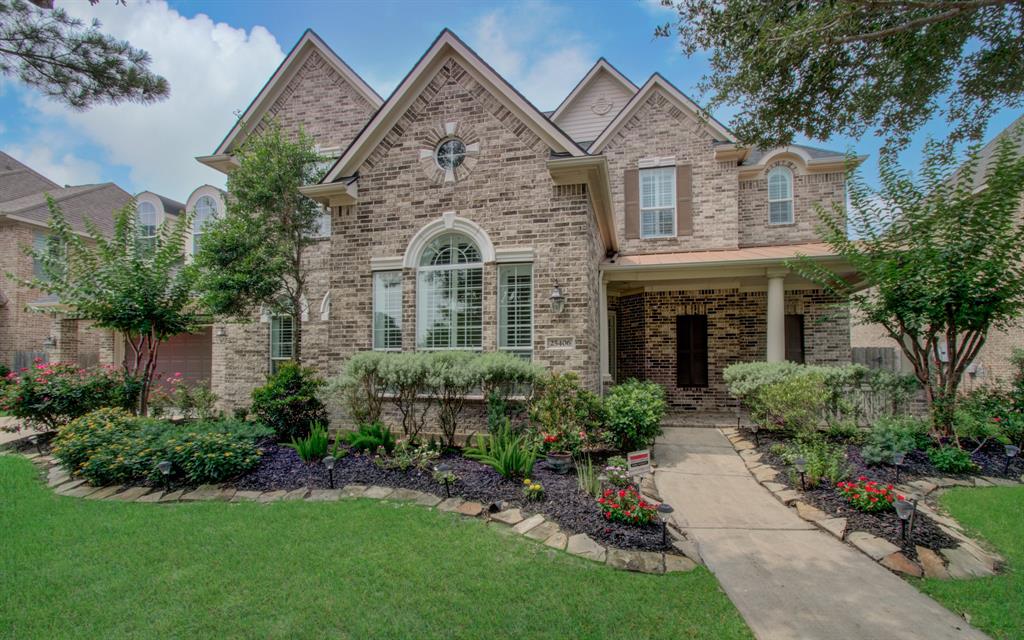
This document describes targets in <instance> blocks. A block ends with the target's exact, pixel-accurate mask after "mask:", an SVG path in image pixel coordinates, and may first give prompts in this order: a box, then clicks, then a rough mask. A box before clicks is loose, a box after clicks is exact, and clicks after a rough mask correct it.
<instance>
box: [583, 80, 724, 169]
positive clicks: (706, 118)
mask: <svg viewBox="0 0 1024 640" xmlns="http://www.w3.org/2000/svg"><path fill="white" fill-rule="evenodd" d="M658 90H660V91H662V92H663V93H664V94H665V95H666V96H668V97H669V98H671V99H672V100H673V101H675V102H676V103H677V104H678V106H679V107H680V108H681V109H683V110H685V111H689V112H690V113H692V114H693V115H694V116H695V117H696V118H698V119H700V120H701V121H702V122H703V123H704V125H705V126H707V127H708V128H709V129H710V130H711V131H712V133H713V134H714V137H715V139H716V140H724V141H727V142H736V136H734V135H733V134H732V132H731V131H729V130H728V129H727V128H726V127H725V125H723V124H722V123H721V122H719V121H718V120H715V118H714V117H712V116H711V114H709V113H707V112H706V111H704V110H703V109H701V108H700V106H698V105H697V103H696V102H694V101H693V100H691V99H690V97H689V96H687V95H686V94H685V93H683V92H682V91H680V90H679V89H678V88H676V86H675V85H674V84H672V83H671V82H669V81H668V80H666V79H665V77H664V76H662V75H661V74H660V73H655V74H653V75H652V76H651V77H650V79H648V80H647V82H645V83H644V86H642V87H641V88H640V90H639V91H637V92H636V94H635V95H634V96H633V98H632V99H631V100H630V101H629V102H628V103H626V106H624V107H622V110H621V111H619V114H618V115H617V116H615V119H614V120H612V121H611V122H610V123H609V124H608V126H607V127H605V130H604V131H602V132H601V135H599V136H598V137H597V139H596V140H594V142H593V143H591V145H590V147H589V148H588V149H587V151H588V152H589V153H600V152H601V150H602V149H603V148H604V145H605V144H607V142H608V141H609V140H611V137H612V136H613V135H614V134H615V132H616V131H618V129H619V127H621V126H622V125H623V124H624V123H626V122H628V121H629V119H630V118H631V117H632V115H633V113H634V112H635V111H636V110H637V109H638V108H639V107H640V105H642V104H643V103H644V101H645V100H647V97H648V96H649V95H650V94H651V93H652V92H654V91H658Z"/></svg>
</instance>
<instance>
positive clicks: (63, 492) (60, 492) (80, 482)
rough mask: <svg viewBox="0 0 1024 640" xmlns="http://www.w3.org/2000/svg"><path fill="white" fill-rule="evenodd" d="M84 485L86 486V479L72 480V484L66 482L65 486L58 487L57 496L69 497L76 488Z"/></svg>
mask: <svg viewBox="0 0 1024 640" xmlns="http://www.w3.org/2000/svg"><path fill="white" fill-rule="evenodd" d="M83 484H85V478H79V479H78V480H71V481H70V482H65V483H64V484H62V485H60V486H59V487H57V494H58V495H62V496H64V495H67V493H68V491H71V490H72V489H74V488H76V487H80V486H82V485H83Z"/></svg>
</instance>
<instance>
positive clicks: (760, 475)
mask: <svg viewBox="0 0 1024 640" xmlns="http://www.w3.org/2000/svg"><path fill="white" fill-rule="evenodd" d="M750 473H751V474H753V476H754V477H755V478H757V481H758V482H775V478H777V477H778V475H779V472H778V471H776V470H775V469H773V468H772V467H766V466H764V465H762V466H760V467H757V468H754V469H751V470H750Z"/></svg>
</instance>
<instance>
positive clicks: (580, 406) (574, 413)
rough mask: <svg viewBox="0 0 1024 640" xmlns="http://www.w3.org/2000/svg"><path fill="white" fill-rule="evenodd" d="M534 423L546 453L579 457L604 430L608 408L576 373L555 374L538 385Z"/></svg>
mask: <svg viewBox="0 0 1024 640" xmlns="http://www.w3.org/2000/svg"><path fill="white" fill-rule="evenodd" d="M530 420H531V421H532V422H533V425H534V428H536V429H538V430H539V431H540V435H541V438H542V440H543V441H544V443H545V451H562V452H566V453H572V454H578V453H579V451H580V450H581V449H582V447H583V445H584V444H585V443H586V441H587V440H588V439H592V438H593V436H594V434H596V433H597V432H598V431H599V430H600V428H601V425H602V423H603V421H604V407H603V403H602V401H601V398H599V397H598V396H596V395H595V394H593V393H591V392H590V391H587V390H586V389H584V388H583V387H582V386H581V385H580V379H579V376H577V375H576V374H575V373H574V372H569V373H553V374H551V375H550V376H548V377H546V378H541V379H539V380H538V381H537V382H536V384H535V389H534V396H533V402H532V403H531V404H530Z"/></svg>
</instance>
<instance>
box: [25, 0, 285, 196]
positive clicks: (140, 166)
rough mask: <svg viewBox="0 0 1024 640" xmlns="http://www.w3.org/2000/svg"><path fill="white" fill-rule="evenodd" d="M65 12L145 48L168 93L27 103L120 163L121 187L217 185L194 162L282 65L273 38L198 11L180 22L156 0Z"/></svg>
mask: <svg viewBox="0 0 1024 640" xmlns="http://www.w3.org/2000/svg"><path fill="white" fill-rule="evenodd" d="M64 8H65V9H67V11H68V12H69V13H70V14H72V15H74V16H76V17H80V18H83V19H85V20H89V19H92V18H93V17H95V18H98V19H99V20H100V21H101V22H102V23H103V30H104V31H105V32H107V33H109V34H111V35H114V36H116V37H118V38H123V39H125V40H128V41H129V42H131V43H132V44H133V45H134V46H136V47H140V48H143V49H145V50H146V51H148V52H149V54H150V57H151V58H152V65H151V68H152V69H153V71H155V72H156V73H159V74H160V75H162V76H164V77H165V78H167V80H168V81H169V82H170V84H171V97H170V98H169V99H168V100H165V101H163V102H159V103H157V104H153V105H137V104H120V105H101V106H97V107H94V108H92V109H90V110H89V111H85V112H75V111H71V110H69V109H66V108H64V107H63V106H62V105H60V104H57V103H54V102H51V101H48V100H46V99H44V98H41V97H39V96H38V94H35V95H33V96H31V97H29V98H27V99H28V100H30V101H31V102H32V104H33V106H35V107H36V108H38V109H40V110H41V111H43V112H44V113H46V114H49V115H53V116H57V117H60V118H62V119H63V120H64V121H65V122H66V123H67V125H68V126H69V128H70V129H71V130H72V132H76V133H78V134H79V135H81V136H82V137H84V138H85V139H86V141H88V142H91V143H93V144H95V145H97V146H99V147H100V148H102V149H103V151H104V152H105V154H106V158H107V160H108V161H109V163H110V164H117V165H126V166H128V167H129V169H130V176H131V177H130V180H131V184H130V185H122V186H124V187H125V188H126V189H129V190H131V191H142V190H147V189H148V190H152V191H156V192H158V193H161V194H164V195H167V196H170V197H173V198H177V199H184V198H185V197H187V195H188V194H189V193H190V192H191V191H192V190H193V189H194V188H195V187H197V186H199V185H200V184H203V183H207V182H209V183H213V184H223V180H224V177H223V175H222V174H220V173H218V172H216V171H214V170H212V169H209V168H207V167H204V166H202V165H200V164H199V163H198V162H196V161H195V159H194V158H195V156H200V155H207V154H210V153H212V152H213V150H214V149H215V147H216V146H217V143H219V142H220V140H221V138H223V136H224V135H225V134H226V133H227V132H228V130H229V129H230V128H231V126H232V125H233V124H234V119H235V116H234V115H233V112H235V111H241V110H244V109H245V107H246V106H247V105H248V104H249V102H250V101H251V100H252V99H253V98H254V97H255V96H256V94H257V93H258V92H259V90H260V88H261V87H262V86H263V83H264V82H265V81H266V79H267V78H269V77H270V75H271V73H273V71H274V69H275V68H276V67H277V65H278V64H279V63H280V62H281V60H282V59H284V52H283V51H282V50H281V47H280V45H279V44H278V43H277V40H276V39H275V38H274V36H273V35H272V34H271V33H270V32H269V31H267V30H266V29H265V28H263V27H260V26H257V27H254V28H253V29H252V30H251V31H250V32H246V31H245V29H237V28H234V27H232V26H230V25H228V24H225V23H214V22H213V21H212V20H211V19H210V18H209V17H208V16H206V15H204V14H199V15H196V16H195V17H193V18H186V17H184V16H182V15H181V14H179V13H178V12H177V11H175V10H174V9H171V8H170V7H168V6H167V3H166V2H163V1H162V0H161V1H154V2H133V3H129V5H128V6H119V5H117V4H116V3H113V2H109V3H107V2H104V3H100V4H99V5H97V6H95V7H93V6H90V5H89V4H88V3H85V2H82V3H68V4H66V5H65V7H64ZM79 182H81V180H79Z"/></svg>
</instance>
